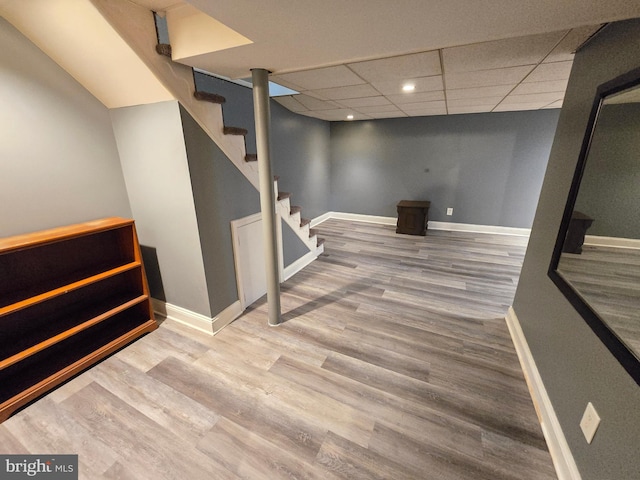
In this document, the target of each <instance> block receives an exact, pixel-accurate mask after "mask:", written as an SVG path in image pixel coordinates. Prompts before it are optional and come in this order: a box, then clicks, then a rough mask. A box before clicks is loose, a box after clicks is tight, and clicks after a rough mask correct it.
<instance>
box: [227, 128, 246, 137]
mask: <svg viewBox="0 0 640 480" xmlns="http://www.w3.org/2000/svg"><path fill="white" fill-rule="evenodd" d="M222 132H223V133H224V134H225V135H242V136H246V135H247V133H249V131H248V130H247V129H246V128H240V127H227V126H225V127H224V128H223V130H222Z"/></svg>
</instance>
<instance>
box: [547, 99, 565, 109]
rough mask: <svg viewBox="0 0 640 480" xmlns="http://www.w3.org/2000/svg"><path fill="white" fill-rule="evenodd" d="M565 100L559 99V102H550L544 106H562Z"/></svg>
mask: <svg viewBox="0 0 640 480" xmlns="http://www.w3.org/2000/svg"><path fill="white" fill-rule="evenodd" d="M563 101H564V100H558V101H557V102H553V103H550V104H549V105H547V106H545V107H542V108H562V103H563Z"/></svg>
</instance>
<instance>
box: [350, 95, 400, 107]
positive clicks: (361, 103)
mask: <svg viewBox="0 0 640 480" xmlns="http://www.w3.org/2000/svg"><path fill="white" fill-rule="evenodd" d="M338 103H340V104H341V105H343V106H345V107H350V108H358V107H369V106H374V105H391V102H390V101H389V100H387V99H386V98H385V97H383V96H382V95H379V96H377V97H365V98H349V99H345V100H340V101H339V102H338Z"/></svg>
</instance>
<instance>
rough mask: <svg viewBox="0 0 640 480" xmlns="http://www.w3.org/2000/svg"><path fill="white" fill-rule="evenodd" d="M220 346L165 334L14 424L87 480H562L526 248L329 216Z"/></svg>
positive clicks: (17, 437) (7, 432)
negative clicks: (531, 314) (521, 338)
mask: <svg viewBox="0 0 640 480" xmlns="http://www.w3.org/2000/svg"><path fill="white" fill-rule="evenodd" d="M319 228H320V231H321V234H322V236H323V237H325V238H326V239H327V242H326V252H325V254H324V255H322V256H321V257H320V258H319V259H318V260H317V261H315V262H314V263H313V264H311V265H310V266H309V267H307V268H306V269H305V270H303V271H302V272H300V273H298V274H297V275H296V276H295V277H293V278H292V279H290V280H289V281H287V282H286V283H285V284H283V286H282V305H283V317H284V320H285V322H284V323H283V324H282V325H281V326H279V327H269V326H268V325H267V318H266V317H267V315H266V305H265V303H264V299H262V300H260V301H258V302H257V303H256V304H254V306H253V307H252V308H251V309H250V310H248V311H247V312H246V313H245V314H244V315H243V316H242V317H240V318H239V319H238V320H236V321H235V322H234V323H232V324H231V325H230V326H228V327H227V328H225V329H224V330H223V331H222V332H221V333H219V334H218V335H217V336H215V337H209V336H207V335H205V334H200V333H198V332H196V331H194V330H192V329H189V328H188V327H185V326H182V325H180V324H178V323H175V322H171V321H168V320H167V321H164V322H163V324H162V325H161V327H160V328H159V329H158V330H157V331H155V332H152V333H151V334H149V335H147V336H145V337H144V338H142V339H140V340H139V341H137V342H135V343H134V344H132V345H130V346H129V347H127V348H125V349H124V350H121V351H120V352H118V353H117V354H115V355H113V356H111V357H110V358H108V359H107V360H105V361H104V362H102V363H100V364H99V365H97V366H95V367H94V368H92V369H91V370H89V371H87V372H85V373H83V374H82V375H80V376H78V377H76V378H75V379H73V380H72V381H70V382H68V383H67V384H65V385H64V386H62V387H60V388H59V389H57V390H55V391H54V392H51V393H50V394H49V395H47V396H46V397H43V398H41V399H40V400H38V401H37V402H35V403H34V404H32V405H30V406H29V407H27V408H26V409H24V410H23V411H21V412H19V413H17V414H16V415H14V416H13V417H12V418H10V419H9V420H7V421H6V422H5V423H3V424H2V425H0V451H2V453H28V452H32V453H77V454H79V465H80V478H86V479H99V478H104V479H110V478H119V479H151V478H153V479H196V480H197V479H205V478H214V479H237V478H244V479H269V480H273V479H281V478H283V479H285V478H286V479H293V478H296V479H323V480H332V479H382V478H387V479H394V480H397V479H438V480H448V479H451V480H454V479H455V480H461V479H474V480H482V479H486V480H501V479H505V480H507V479H508V480H516V479H517V480H528V479H530V480H546V479H555V478H556V476H555V473H554V470H553V466H552V463H551V458H550V456H549V453H548V451H547V449H546V445H545V441H544V438H543V436H542V433H541V429H540V426H539V424H538V421H537V417H536V414H535V411H534V407H533V405H532V402H531V399H530V397H529V394H528V391H527V387H526V384H525V381H524V378H523V374H522V372H521V370H520V366H519V363H518V359H517V356H516V354H515V351H514V348H513V345H512V343H511V340H510V338H509V334H508V331H507V328H506V324H505V321H504V315H505V313H506V310H507V308H508V306H509V305H510V304H511V302H512V299H513V295H514V292H515V288H516V284H517V280H518V275H519V272H520V267H521V263H522V258H523V255H524V250H525V244H526V239H523V238H519V237H509V236H499V235H486V234H473V233H451V232H441V231H429V232H428V235H427V237H415V236H406V235H396V234H395V229H394V227H389V226H381V225H373V224H366V223H356V222H347V221H338V220H330V221H327V222H325V223H323V224H321V225H320V226H319Z"/></svg>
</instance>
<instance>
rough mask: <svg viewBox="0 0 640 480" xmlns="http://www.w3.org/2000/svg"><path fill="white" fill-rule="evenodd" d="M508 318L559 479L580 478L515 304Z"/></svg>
mask: <svg viewBox="0 0 640 480" xmlns="http://www.w3.org/2000/svg"><path fill="white" fill-rule="evenodd" d="M505 320H506V321H507V327H508V328H509V333H510V334H511V339H512V340H513V345H514V346H515V348H516V353H517V354H518V359H519V360H520V366H521V367H522V371H523V372H524V377H525V379H526V381H527V385H528V386H529V393H530V394H531V399H532V400H533V404H534V406H535V408H536V413H537V414H538V420H539V421H540V425H541V427H542V433H543V434H544V438H545V439H546V441H547V446H548V447H549V453H550V454H551V459H552V460H553V465H554V467H555V469H556V474H557V475H558V480H581V478H582V477H581V476H580V472H579V471H578V467H577V465H576V462H575V460H574V458H573V455H572V453H571V450H570V449H569V444H568V443H567V440H566V438H565V436H564V432H563V431H562V427H561V426H560V422H558V417H557V416H556V412H555V411H554V409H553V405H552V403H551V399H550V398H549V395H548V394H547V390H546V389H545V387H544V383H543V381H542V377H541V376H540V372H539V371H538V367H537V366H536V362H535V360H534V358H533V356H532V355H531V350H529V345H528V343H527V339H526V338H525V336H524V333H523V332H522V328H521V327H520V322H519V321H518V317H517V316H516V312H515V311H514V310H513V307H509V311H508V312H507V316H506V318H505Z"/></svg>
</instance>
